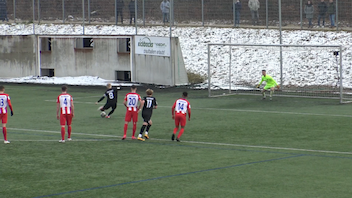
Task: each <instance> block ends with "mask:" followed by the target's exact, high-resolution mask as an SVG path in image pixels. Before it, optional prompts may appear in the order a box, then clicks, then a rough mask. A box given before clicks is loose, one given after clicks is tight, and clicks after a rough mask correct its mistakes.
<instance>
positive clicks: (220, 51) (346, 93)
mask: <svg viewBox="0 0 352 198" xmlns="http://www.w3.org/2000/svg"><path fill="white" fill-rule="evenodd" d="M342 54H343V50H342V46H339V45H280V44H277V45H274V44H273V45H261V44H220V43H210V44H208V91H209V97H216V96H226V95H230V94H257V95H259V94H260V89H259V88H256V85H258V83H259V82H260V80H261V71H262V70H263V69H265V70H266V71H267V74H268V75H270V76H272V77H273V78H274V79H275V80H276V82H277V83H278V84H279V85H280V86H281V88H280V90H278V91H276V92H275V96H288V97H310V98H331V99H340V102H341V103H344V102H349V100H351V101H352V82H351V81H350V80H344V76H349V75H347V74H348V71H345V70H343V65H342V60H343V56H342Z"/></svg>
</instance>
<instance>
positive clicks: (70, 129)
mask: <svg viewBox="0 0 352 198" xmlns="http://www.w3.org/2000/svg"><path fill="white" fill-rule="evenodd" d="M71 131H72V127H71V125H70V126H68V129H67V132H68V137H67V138H71Z"/></svg>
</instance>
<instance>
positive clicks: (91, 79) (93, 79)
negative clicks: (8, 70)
mask: <svg viewBox="0 0 352 198" xmlns="http://www.w3.org/2000/svg"><path fill="white" fill-rule="evenodd" d="M0 82H10V83H33V84H58V85H63V84H66V85H85V86H89V85H102V86H105V85H106V84H107V83H110V84H111V85H112V86H118V87H120V86H129V85H131V83H122V82H121V83H119V82H114V81H110V80H105V79H102V78H99V77H98V76H78V77H46V76H26V77H21V78H10V79H0Z"/></svg>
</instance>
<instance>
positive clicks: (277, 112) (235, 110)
mask: <svg viewBox="0 0 352 198" xmlns="http://www.w3.org/2000/svg"><path fill="white" fill-rule="evenodd" d="M45 102H56V101H55V100H45ZM74 103H83V104H95V102H80V101H74ZM117 105H121V106H122V104H117ZM158 107H161V108H170V109H171V106H158ZM192 109H198V110H209V111H234V112H246V113H273V114H289V115H307V116H327V117H345V118H352V115H338V114H320V113H299V112H286V111H262V110H248V109H219V108H194V107H193V108H192Z"/></svg>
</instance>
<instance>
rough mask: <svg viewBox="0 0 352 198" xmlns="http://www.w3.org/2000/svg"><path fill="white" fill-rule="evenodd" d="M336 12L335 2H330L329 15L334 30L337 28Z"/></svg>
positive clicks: (331, 0) (330, 0)
mask: <svg viewBox="0 0 352 198" xmlns="http://www.w3.org/2000/svg"><path fill="white" fill-rule="evenodd" d="M335 11H336V7H335V4H334V1H333V0H329V5H328V14H329V18H330V25H331V26H330V27H331V28H333V27H335Z"/></svg>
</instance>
